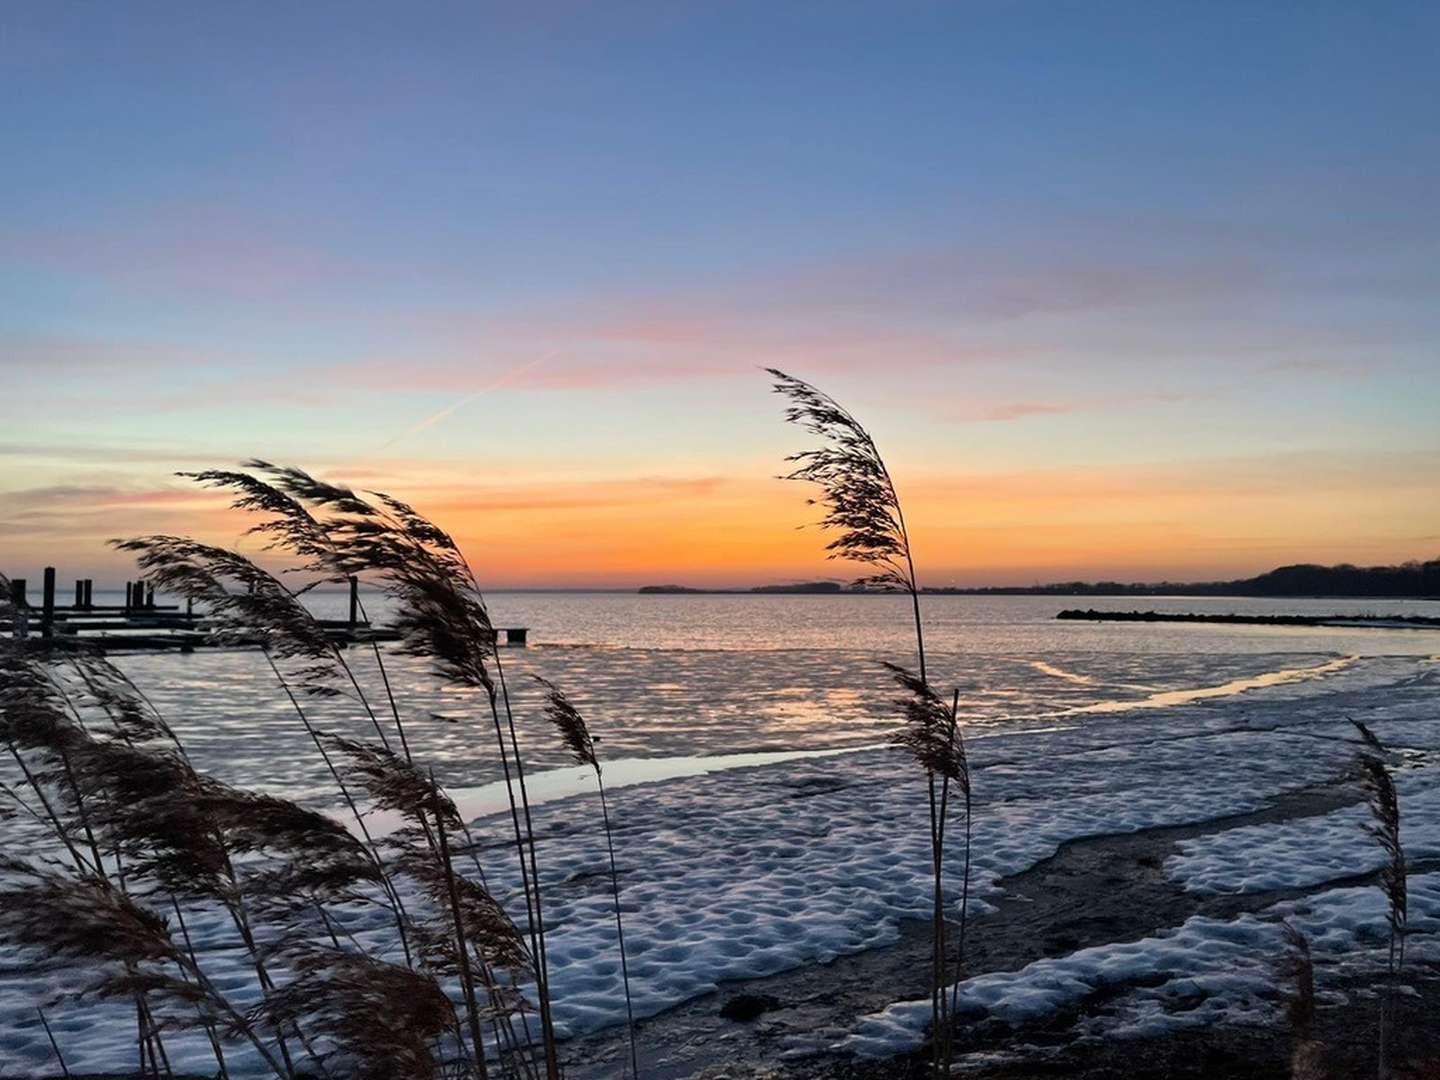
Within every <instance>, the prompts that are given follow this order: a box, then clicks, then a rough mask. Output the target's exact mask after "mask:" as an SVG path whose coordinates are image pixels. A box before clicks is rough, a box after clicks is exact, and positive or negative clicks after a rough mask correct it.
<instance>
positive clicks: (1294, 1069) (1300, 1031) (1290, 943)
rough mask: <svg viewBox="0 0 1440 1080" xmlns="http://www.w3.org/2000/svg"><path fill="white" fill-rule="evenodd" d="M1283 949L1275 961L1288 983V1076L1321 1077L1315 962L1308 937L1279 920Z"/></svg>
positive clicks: (1294, 1079)
mask: <svg viewBox="0 0 1440 1080" xmlns="http://www.w3.org/2000/svg"><path fill="white" fill-rule="evenodd" d="M1280 929H1281V932H1282V933H1283V935H1284V938H1285V952H1284V953H1283V954H1281V957H1280V960H1279V962H1278V963H1277V964H1276V974H1277V975H1278V976H1279V977H1280V978H1281V979H1282V980H1284V981H1285V982H1286V983H1288V984H1289V985H1288V990H1287V992H1286V994H1285V1013H1286V1018H1287V1020H1288V1022H1289V1026H1290V1035H1291V1042H1292V1048H1291V1052H1290V1078H1291V1080H1324V1077H1325V1076H1326V1075H1327V1070H1326V1068H1325V1063H1324V1059H1325V1047H1324V1046H1323V1045H1322V1044H1321V1043H1320V1042H1318V1041H1317V1040H1316V1038H1315V965H1314V962H1313V961H1312V959H1311V956H1310V941H1309V939H1307V938H1306V937H1305V935H1304V934H1302V933H1301V932H1300V931H1299V930H1296V929H1295V927H1293V926H1291V925H1290V924H1289V923H1288V922H1282V923H1281V924H1280Z"/></svg>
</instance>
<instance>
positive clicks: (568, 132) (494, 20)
mask: <svg viewBox="0 0 1440 1080" xmlns="http://www.w3.org/2000/svg"><path fill="white" fill-rule="evenodd" d="M1437 100H1440V7H1437V6H1436V5H1434V4H1432V3H1414V4H1411V3H1398V2H1397V3H1383V2H1382V3H1374V4H1354V3H1324V2H1306V3H1284V2H1279V0H1276V2H1270V3H1264V4H1254V3H1226V2H1209V3H1172V2H1166V0H1145V2H1137V3H1125V2H1120V0H1114V2H1106V3H1098V4H1097V3H1067V2H1059V0H1056V2H1050V3H1040V2H1023V0H1005V2H1002V0H995V2H972V3H965V2H951V3H945V4H918V3H916V4H912V3H905V2H886V3H878V2H877V3H868V4H854V3H843V2H831V3H776V2H773V0H772V2H765V3H754V4H751V3H738V2H737V3H723V4H718V3H717V4H690V3H685V2H683V0H667V2H663V3H658V2H657V3H626V2H623V0H619V2H615V3H607V4H581V3H564V2H561V3H546V2H543V0H542V2H532V3H524V4H521V3H479V2H472V3H463V4H446V3H429V4H424V5H409V4H399V3H386V4H367V3H358V2H347V3H344V4H334V5H329V4H324V3H318V2H317V3H307V4H299V5H297V4H280V3H263V2H262V3H252V4H244V5H215V4H193V3H146V2H143V0H137V2H130V3H126V4H108V5H107V4H96V3H88V2H87V3H72V2H65V0H46V2H43V3H31V2H28V0H15V2H11V3H7V4H5V5H3V7H0V146H3V148H4V150H3V165H0V176H3V194H4V198H3V199H0V372H3V374H4V376H5V379H4V382H5V385H6V387H7V392H6V393H5V394H3V395H0V572H4V573H7V574H9V575H11V576H28V577H30V578H31V579H34V578H37V577H38V576H39V568H40V567H41V566H42V565H47V564H50V565H56V566H57V567H58V568H59V570H60V576H61V578H62V580H65V579H67V578H70V577H76V576H93V577H95V578H96V579H97V582H101V581H103V582H111V583H114V582H119V581H121V580H123V579H124V578H125V577H126V576H127V573H128V572H129V571H130V566H129V565H128V564H127V562H126V560H125V559H124V558H123V557H121V556H119V555H117V554H115V553H113V552H110V551H108V550H107V549H106V547H105V541H106V540H107V539H109V538H112V537H116V536H129V535H136V534H140V533H150V532H172V533H185V534H192V535H197V536H200V537H201V538H203V539H206V540H209V541H211V542H216V543H221V544H224V545H226V546H238V547H239V548H240V549H241V550H246V551H253V548H254V541H253V540H251V539H249V538H246V537H245V536H244V535H243V529H244V526H245V522H244V521H242V520H239V519H237V517H236V516H235V515H234V514H232V513H230V512H228V511H227V510H226V509H225V507H224V505H223V502H221V501H218V500H217V499H216V497H215V496H214V495H211V494H206V493H203V492H198V491H196V490H194V489H193V487H192V486H191V485H189V484H188V483H187V482H186V481H184V480H183V479H180V478H176V477H175V476H173V473H174V472H175V471H176V470H182V469H193V468H197V467H205V466H211V465H225V464H230V463H233V462H236V461H239V460H242V459H245V458H248V457H255V456H259V457H264V458H268V459H270V460H275V461H282V462H286V463H291V464H296V465H300V466H302V467H305V468H307V469H310V470H311V471H313V472H315V473H317V474H318V475H321V476H324V477H326V478H328V479H332V480H336V481H340V482H344V483H349V484H353V485H355V486H357V487H363V488H369V489H381V490H386V491H391V492H393V493H394V494H396V495H399V496H400V497H402V498H405V499H407V500H409V501H411V502H413V503H414V504H415V505H417V506H418V507H419V508H420V509H421V510H422V511H424V512H426V513H428V514H430V515H431V516H432V517H434V518H435V519H436V520H438V521H439V522H440V523H441V524H442V525H444V526H446V527H448V528H449V529H450V531H452V532H453V533H454V534H456V536H457V538H458V539H459V540H460V541H461V543H462V544H463V545H464V546H465V548H466V550H467V552H468V554H469V556H470V559H471V561H472V563H474V565H475V567H476V569H477V571H478V572H479V574H480V576H481V577H482V579H483V580H484V581H486V582H488V583H489V584H491V585H493V586H495V587H515V586H536V587H567V586H589V587H629V586H633V585H640V584H647V583H665V582H680V583H685V584H692V585H750V584H763V583H774V582H783V581H793V580H810V579H816V578H822V577H836V578H842V579H843V578H847V577H850V576H853V575H854V573H855V570H856V568H854V567H849V566H844V565H838V564H835V563H830V562H827V561H826V560H825V558H824V550H823V548H824V543H825V540H826V538H825V537H824V536H823V535H822V534H820V533H818V532H817V531H815V530H813V529H808V528H803V527H802V526H804V525H805V524H806V523H807V522H809V521H812V520H813V519H814V517H815V508H814V507H809V506H807V505H806V504H805V501H804V500H805V497H806V495H807V494H808V493H807V492H806V491H804V490H803V489H802V488H801V487H800V486H799V485H796V484H786V483H783V482H780V481H778V480H777V479H775V476H776V474H777V473H778V472H779V471H780V470H781V469H782V468H783V464H784V463H783V458H784V456H785V455H786V454H787V453H791V452H793V451H795V450H797V449H801V448H803V447H804V446H805V445H806V438H805V436H804V435H803V433H802V432H800V431H798V430H796V429H793V428H787V426H786V425H784V424H783V423H782V421H781V416H780V414H781V403H780V401H779V400H778V399H777V398H775V397H774V396H773V395H771V394H770V393H769V390H768V383H767V379H766V377H765V376H764V374H763V372H762V371H761V370H760V369H761V368H762V367H765V366H777V367H781V368H783V369H785V370H787V371H789V372H791V373H793V374H795V375H798V376H801V377H803V378H806V379H809V380H811V381H813V382H815V383H817V384H819V385H820V386H822V387H823V388H824V389H826V390H828V391H829V392H831V393H832V394H834V395H835V396H836V397H837V398H839V399H840V400H842V401H843V402H845V403H846V404H847V405H848V406H849V407H850V409H851V410H852V411H853V412H854V413H856V414H857V415H858V416H860V417H861V418H862V420H864V421H865V422H866V423H867V425H868V426H869V427H870V428H871V429H872V431H873V433H874V435H875V437H876V439H877V441H878V443H879V445H880V447H881V450H882V452H883V453H884V454H885V456H886V458H887V460H888V461H889V464H890V467H891V471H892V473H893V474H894V475H895V476H896V478H897V482H898V485H899V488H900V494H901V498H902V500H903V501H904V503H905V506H906V513H907V518H908V519H909V520H910V522H911V524H912V527H913V540H914V547H915V553H916V557H917V560H918V562H919V567H920V576H921V579H922V581H923V582H925V583H927V584H931V585H947V584H962V585H965V584H1007V583H1014V584H1030V583H1032V582H1036V581H1051V580H1069V579H1075V578H1087V579H1093V578H1118V579H1121V580H1161V579H1168V580H1211V579H1216V578H1228V577H1235V576H1241V575H1248V574H1252V573H1256V572H1259V571H1262V570H1265V569H1268V568H1270V567H1272V566H1276V565H1280V564H1283V563H1287V562H1298V561H1316V562H1327V563H1329V562H1355V563H1362V564H1372V563H1389V562H1397V561H1402V560H1405V559H1409V558H1435V557H1437V556H1440V422H1437V421H1440V355H1437V340H1440V337H1437V330H1440V304H1437V302H1436V301H1437V289H1440V205H1437V203H1440V185H1437V184H1436V176H1437V174H1440V125H1437V124H1436V123H1435V103H1436V101H1437Z"/></svg>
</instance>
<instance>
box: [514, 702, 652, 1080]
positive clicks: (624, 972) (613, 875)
mask: <svg viewBox="0 0 1440 1080" xmlns="http://www.w3.org/2000/svg"><path fill="white" fill-rule="evenodd" d="M533 678H534V679H535V681H536V682H538V683H539V684H540V685H541V686H542V687H544V689H545V715H546V717H548V718H549V720H550V722H551V723H552V724H553V725H554V726H555V730H556V731H558V732H559V733H560V738H561V740H562V741H563V742H564V744H565V747H566V749H568V750H569V751H570V756H571V757H572V758H573V759H574V761H575V763H576V764H577V765H586V766H589V767H590V768H591V769H593V770H594V771H595V787H596V789H597V790H598V791H599V793H600V817H601V821H602V823H603V824H604V827H605V849H606V852H607V853H608V855H609V857H610V892H611V895H612V896H613V898H614V901H615V938H616V941H617V943H618V944H619V948H620V978H621V981H622V983H623V984H624V987H625V1034H626V1035H627V1036H628V1037H629V1040H630V1069H631V1075H632V1076H634V1077H635V1080H639V1078H640V1050H639V1047H638V1046H637V1044H636V1040H635V1007H634V1005H633V1004H632V1003H631V999H630V965H629V961H628V959H627V958H626V955H625V923H624V921H623V920H622V919H621V917H620V872H619V871H618V870H617V869H616V866H615V835H614V832H613V830H612V829H611V828H610V807H609V804H608V803H607V802H606V799H605V779H604V777H603V776H602V771H601V768H600V759H599V758H598V757H597V756H596V754H595V738H594V737H593V736H592V735H591V734H590V728H589V725H587V724H586V723H585V718H584V717H583V716H582V715H580V710H579V709H577V708H575V706H574V704H573V703H572V702H571V701H570V699H569V698H568V697H566V696H565V694H564V692H563V691H562V690H560V688H559V687H557V686H556V685H555V684H554V683H552V682H551V681H550V680H549V679H544V678H541V677H540V676H539V675H535V676H533Z"/></svg>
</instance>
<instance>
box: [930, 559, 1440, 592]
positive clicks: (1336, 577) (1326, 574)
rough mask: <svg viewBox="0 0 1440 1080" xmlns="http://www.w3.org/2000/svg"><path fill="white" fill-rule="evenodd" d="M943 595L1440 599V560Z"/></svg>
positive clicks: (1067, 583) (1288, 568) (1307, 566)
mask: <svg viewBox="0 0 1440 1080" xmlns="http://www.w3.org/2000/svg"><path fill="white" fill-rule="evenodd" d="M927 591H929V592H937V593H972V594H973V593H979V594H987V595H998V596H1010V595H1043V596H1174V595H1185V596H1327V597H1328V596H1334V597H1346V596H1355V597H1392V598H1395V597H1405V598H1412V599H1413V598H1436V599H1440V559H1431V560H1429V561H1428V562H1419V561H1416V560H1411V561H1410V562H1406V563H1401V564H1400V565H1399V566H1352V565H1350V564H1349V563H1342V564H1340V565H1339V566H1319V565H1317V564H1315V563H1297V564H1295V565H1293V566H1281V567H1278V568H1277V569H1274V570H1270V571H1267V572H1266V573H1264V574H1260V575H1258V576H1257V577H1252V578H1240V579H1238V580H1235V581H1205V582H1188V583H1187V582H1173V581H1162V582H1154V583H1148V584H1142V583H1128V584H1127V583H1125V582H1119V581H1065V582H1056V583H1054V584H1050V585H1031V586H998V587H993V588H982V589H929V590H927Z"/></svg>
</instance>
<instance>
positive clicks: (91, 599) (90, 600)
mask: <svg viewBox="0 0 1440 1080" xmlns="http://www.w3.org/2000/svg"><path fill="white" fill-rule="evenodd" d="M84 604H85V608H86V610H89V609H90V608H92V607H94V606H95V580H94V579H93V578H88V577H87V578H86V579H85V600H84Z"/></svg>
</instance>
